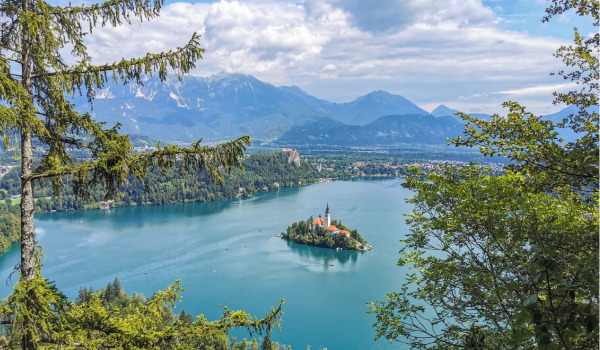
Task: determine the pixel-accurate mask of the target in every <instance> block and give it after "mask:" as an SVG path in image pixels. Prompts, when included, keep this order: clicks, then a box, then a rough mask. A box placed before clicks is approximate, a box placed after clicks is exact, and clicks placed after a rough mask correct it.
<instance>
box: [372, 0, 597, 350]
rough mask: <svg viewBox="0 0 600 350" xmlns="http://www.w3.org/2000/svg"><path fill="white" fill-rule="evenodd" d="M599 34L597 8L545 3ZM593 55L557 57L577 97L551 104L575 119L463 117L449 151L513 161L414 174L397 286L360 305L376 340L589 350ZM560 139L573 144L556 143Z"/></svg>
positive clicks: (593, 279)
mask: <svg viewBox="0 0 600 350" xmlns="http://www.w3.org/2000/svg"><path fill="white" fill-rule="evenodd" d="M570 9H575V10H576V11H577V12H578V13H579V14H580V15H584V16H590V17H591V18H592V19H593V24H594V26H596V27H598V24H599V23H598V20H599V16H598V1H596V0H589V1H585V0H584V1H579V0H573V1H569V0H561V1H554V2H553V3H552V5H551V6H550V7H549V8H548V10H547V14H548V15H547V16H546V17H545V18H544V21H547V20H549V19H550V18H551V17H552V16H554V15H556V14H560V13H563V12H565V11H567V10H570ZM598 48H599V35H598V33H595V34H594V35H592V36H591V37H589V38H583V37H581V36H580V35H579V33H578V32H577V30H575V41H574V45H573V46H565V47H561V48H559V49H558V51H557V53H556V56H557V57H558V58H561V59H563V61H564V62H565V64H566V65H567V66H568V67H570V68H569V70H568V71H561V72H558V73H557V74H558V75H560V76H562V77H563V78H564V79H567V80H571V81H575V82H577V83H578V85H579V89H578V90H576V91H571V92H568V93H564V94H563V93H555V103H564V104H572V105H575V106H577V107H578V110H577V112H576V113H574V114H572V115H570V116H568V117H567V118H565V119H564V120H563V121H562V122H559V123H557V124H554V123H553V122H551V121H548V120H544V119H543V118H541V117H538V116H535V115H533V114H531V113H529V112H527V110H526V109H525V108H524V107H522V106H521V105H519V104H518V103H515V102H508V103H506V104H505V106H506V107H507V108H508V109H509V113H508V115H507V116H506V117H499V116H497V115H496V116H494V117H493V118H492V119H491V120H489V121H485V120H480V119H477V118H472V117H470V116H468V115H463V116H462V117H463V119H465V120H466V121H467V125H466V129H465V136H464V137H459V138H457V139H455V140H453V141H452V142H453V143H454V144H456V145H457V146H468V147H478V148H479V149H480V151H481V152H482V154H484V155H485V156H495V155H499V156H503V157H506V158H508V159H510V160H511V161H512V162H511V164H510V165H509V166H507V167H506V169H505V170H506V172H505V174H503V175H500V176H493V175H492V174H491V172H490V169H486V168H484V167H481V166H478V165H474V164H473V165H470V166H467V167H463V168H456V167H452V166H441V167H438V168H437V169H434V170H433V171H431V172H429V173H428V174H425V173H423V172H421V171H419V170H417V169H413V170H412V172H411V173H410V176H409V177H408V178H407V182H406V184H405V186H406V187H407V188H409V189H411V190H413V191H414V192H415V195H414V196H413V197H412V198H411V199H410V200H409V202H410V203H413V204H414V210H413V213H412V214H411V215H410V217H409V219H408V221H407V222H408V223H409V225H410V227H411V233H410V234H409V235H408V236H407V239H406V240H405V241H404V243H405V247H404V248H403V249H402V250H401V252H400V253H401V258H400V260H399V265H401V266H404V265H406V266H408V267H409V268H410V269H411V270H410V271H412V272H410V273H409V275H408V278H407V280H406V283H405V284H404V286H403V288H402V289H401V290H400V291H399V292H395V293H389V294H388V295H387V301H385V302H375V303H370V307H371V313H374V314H375V315H376V316H377V321H376V323H375V324H374V327H375V329H376V331H377V337H385V338H388V339H391V340H396V341H400V342H405V343H408V344H410V345H411V347H412V348H416V349H426V348H437V349H448V348H464V349H530V348H541V349H598V347H599V345H598V336H599V333H598V312H599V310H598V282H599V281H598V264H599V261H598V254H599V249H598V231H599V226H598V221H599V218H598V153H599V142H598V128H599V122H598ZM565 130H569V131H571V132H572V133H573V134H575V135H576V137H575V140H572V141H565V140H564V139H561V137H560V132H564V131H565Z"/></svg>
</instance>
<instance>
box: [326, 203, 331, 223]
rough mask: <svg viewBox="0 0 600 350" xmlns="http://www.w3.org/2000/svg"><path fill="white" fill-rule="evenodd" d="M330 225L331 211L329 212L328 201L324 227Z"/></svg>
mask: <svg viewBox="0 0 600 350" xmlns="http://www.w3.org/2000/svg"><path fill="white" fill-rule="evenodd" d="M329 226H331V213H329V203H327V209H325V227H329Z"/></svg>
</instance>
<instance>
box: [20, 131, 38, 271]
mask: <svg viewBox="0 0 600 350" xmlns="http://www.w3.org/2000/svg"><path fill="white" fill-rule="evenodd" d="M21 143H22V144H21V157H22V158H21V168H22V171H23V177H22V180H21V279H22V280H23V281H30V280H32V279H33V278H34V277H35V268H36V266H35V237H34V229H35V228H34V222H33V215H34V207H33V181H32V180H30V179H27V176H28V175H29V174H31V171H32V164H33V149H32V142H31V133H30V132H22V133H21Z"/></svg>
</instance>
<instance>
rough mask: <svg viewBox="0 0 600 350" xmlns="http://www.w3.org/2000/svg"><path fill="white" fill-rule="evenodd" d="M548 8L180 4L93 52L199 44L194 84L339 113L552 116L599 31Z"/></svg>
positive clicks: (93, 45) (505, 3) (118, 32)
mask: <svg viewBox="0 0 600 350" xmlns="http://www.w3.org/2000/svg"><path fill="white" fill-rule="evenodd" d="M61 1H62V0H61ZM56 3H60V1H58V2H56ZM546 5H547V2H546V1H543V0H406V1H399V0H378V1H364V0H304V1H298V0H295V1H288V0H279V1H277V0H239V1H228V0H222V1H188V2H178V1H171V0H170V1H168V2H167V4H166V6H164V7H163V10H162V12H161V16H160V18H158V19H155V20H153V21H151V22H149V23H143V24H137V23H136V24H134V25H132V26H126V27H120V28H116V29H114V28H105V29H100V30H97V31H95V32H94V34H93V35H90V36H89V39H88V40H87V45H88V48H89V49H90V52H91V54H92V57H93V58H94V60H95V61H96V62H98V63H102V62H112V61H114V60H117V59H120V58H122V57H136V56H140V55H143V54H145V53H146V52H157V51H163V50H168V49H170V48H173V47H176V46H178V45H182V44H184V43H185V42H186V41H187V40H188V39H189V37H190V36H191V34H192V33H193V32H198V33H200V34H201V35H202V43H203V46H204V47H205V49H206V53H205V55H204V59H203V60H202V61H201V62H199V63H198V68H197V69H196V70H195V71H194V72H193V74H195V75H200V76H208V75H211V74H216V73H218V72H219V71H226V72H235V73H244V74H251V75H254V76H255V77H257V78H259V79H261V80H263V81H266V82H269V83H272V84H274V85H277V86H278V85H297V86H299V87H301V88H302V89H304V90H305V91H307V92H308V93H311V94H313V95H315V96H317V97H319V98H323V99H328V100H331V101H336V102H345V101H350V100H353V99H354V98H356V97H358V96H360V95H364V94H366V93H368V92H370V91H373V90H378V89H382V90H386V91H389V92H391V93H394V94H399V95H403V96H405V97H406V98H408V99H409V100H411V101H413V102H415V103H416V104H418V105H419V106H421V107H422V108H424V109H426V110H432V109H433V108H435V107H436V106H437V105H438V104H441V103H443V104H446V105H447V106H449V107H451V108H456V109H459V110H462V111H466V112H468V111H470V112H486V113H494V112H498V113H502V108H501V104H502V102H504V101H508V100H513V101H519V102H522V104H523V105H525V106H527V107H528V108H529V109H530V110H531V111H532V112H534V113H538V114H548V113H552V112H554V111H557V110H559V109H561V106H553V105H552V92H553V91H556V90H559V91H565V90H568V89H570V88H572V85H571V84H569V83H568V82H566V81H564V80H562V79H561V78H559V77H556V76H550V75H549V73H550V72H553V71H558V70H560V69H563V66H562V63H561V61H560V60H557V59H555V58H554V57H553V56H552V54H553V52H554V51H555V50H556V49H557V48H558V47H559V46H560V45H565V44H569V43H570V42H571V39H572V37H573V27H578V28H579V29H580V32H581V33H582V34H584V35H587V34H589V33H592V32H594V30H597V28H594V27H592V25H591V19H589V18H579V17H578V16H576V14H575V13H567V14H564V15H561V16H558V17H556V18H554V19H552V20H551V22H550V23H542V22H541V19H542V17H543V16H544V9H545V7H546ZM563 107H564V106H563Z"/></svg>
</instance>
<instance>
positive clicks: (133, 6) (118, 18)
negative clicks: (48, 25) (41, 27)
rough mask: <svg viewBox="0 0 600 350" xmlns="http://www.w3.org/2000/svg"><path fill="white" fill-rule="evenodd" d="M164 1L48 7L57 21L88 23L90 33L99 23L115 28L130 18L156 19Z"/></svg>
mask: <svg viewBox="0 0 600 350" xmlns="http://www.w3.org/2000/svg"><path fill="white" fill-rule="evenodd" d="M163 4H164V0H109V1H105V2H103V3H99V4H94V5H91V6H70V5H69V6H67V7H64V8H62V7H59V6H49V12H50V14H52V15H54V16H56V17H58V19H59V21H65V20H68V21H77V22H88V23H89V24H90V31H91V30H92V28H93V27H95V26H96V25H97V24H96V22H98V21H101V23H100V24H101V25H102V26H105V25H106V24H109V25H111V26H113V27H117V26H120V25H122V24H123V21H125V22H126V23H129V24H130V23H131V21H130V20H131V18H132V17H134V18H137V19H138V20H139V21H144V20H149V19H152V18H154V17H157V16H158V14H159V12H160V9H161V7H162V5H163Z"/></svg>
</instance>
